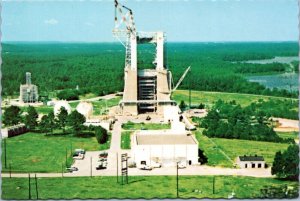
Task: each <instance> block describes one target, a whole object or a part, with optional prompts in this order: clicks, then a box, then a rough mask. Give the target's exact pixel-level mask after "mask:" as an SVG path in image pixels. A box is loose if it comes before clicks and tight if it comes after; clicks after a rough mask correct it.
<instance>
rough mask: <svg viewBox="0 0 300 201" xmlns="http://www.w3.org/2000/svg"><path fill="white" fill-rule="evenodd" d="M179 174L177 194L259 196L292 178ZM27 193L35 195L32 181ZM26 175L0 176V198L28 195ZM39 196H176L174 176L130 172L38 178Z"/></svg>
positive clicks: (195, 195)
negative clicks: (121, 177) (124, 176)
mask: <svg viewBox="0 0 300 201" xmlns="http://www.w3.org/2000/svg"><path fill="white" fill-rule="evenodd" d="M212 181H213V177H212V176H180V177H179V198H227V197H228V195H229V194H231V193H232V192H233V191H234V193H235V194H236V198H260V196H261V194H260V189H262V188H264V187H265V186H271V185H272V186H277V187H280V186H283V185H286V184H287V185H293V186H296V185H297V183H296V182H288V181H280V180H276V179H273V178H253V177H237V176H215V193H214V194H213V185H212V184H213V182H212ZM31 183H32V184H31V189H32V192H31V196H32V198H33V199H35V198H36V191H35V185H34V181H32V182H31ZM28 186H29V185H28V179H27V178H11V179H10V178H3V180H2V198H3V199H28V197H29V194H28ZM38 194H39V199H76V198H77V199H89V198H90V199H100V198H102V199H109V198H147V199H150V198H176V177H175V176H130V177H129V184H128V185H120V184H118V183H117V182H116V177H93V178H90V177H73V178H67V177H65V178H39V179H38Z"/></svg>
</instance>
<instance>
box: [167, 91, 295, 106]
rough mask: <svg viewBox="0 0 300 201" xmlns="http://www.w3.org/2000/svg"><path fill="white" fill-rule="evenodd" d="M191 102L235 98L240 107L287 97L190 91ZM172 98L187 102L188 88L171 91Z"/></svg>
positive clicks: (211, 101)
mask: <svg viewBox="0 0 300 201" xmlns="http://www.w3.org/2000/svg"><path fill="white" fill-rule="evenodd" d="M191 97H192V104H193V105H199V104H200V103H204V104H205V105H210V106H211V105H213V104H214V102H216V101H217V100H219V99H221V100H224V101H226V102H229V101H232V100H235V101H236V103H238V104H240V105H241V106H242V107H244V106H248V105H250V104H251V103H252V102H256V101H258V100H259V99H262V100H264V101H267V100H278V99H279V100H284V99H289V98H282V97H273V96H262V95H252V94H240V93H225V92H208V91H192V95H191ZM172 98H173V99H174V100H175V101H176V102H177V103H178V104H179V103H180V101H181V100H183V101H184V102H185V103H186V104H188V102H189V91H188V90H177V91H175V92H174V93H173V95H172Z"/></svg>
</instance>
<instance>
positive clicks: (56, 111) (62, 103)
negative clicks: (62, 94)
mask: <svg viewBox="0 0 300 201" xmlns="http://www.w3.org/2000/svg"><path fill="white" fill-rule="evenodd" d="M61 107H64V108H65V109H66V110H67V112H68V114H70V113H71V106H70V105H69V103H68V101H66V100H61V101H57V102H55V105H54V115H55V116H56V115H58V114H59V112H60V108H61Z"/></svg>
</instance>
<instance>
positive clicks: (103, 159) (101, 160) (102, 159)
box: [98, 158, 107, 162]
mask: <svg viewBox="0 0 300 201" xmlns="http://www.w3.org/2000/svg"><path fill="white" fill-rule="evenodd" d="M104 161H107V158H100V159H99V160H98V162H104Z"/></svg>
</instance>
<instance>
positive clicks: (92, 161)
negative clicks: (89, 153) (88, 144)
mask: <svg viewBox="0 0 300 201" xmlns="http://www.w3.org/2000/svg"><path fill="white" fill-rule="evenodd" d="M92 173H93V161H92V157H91V178H92V176H93V174H92Z"/></svg>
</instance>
